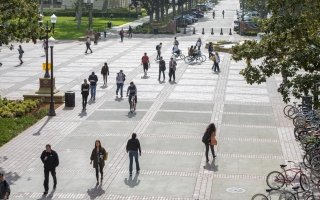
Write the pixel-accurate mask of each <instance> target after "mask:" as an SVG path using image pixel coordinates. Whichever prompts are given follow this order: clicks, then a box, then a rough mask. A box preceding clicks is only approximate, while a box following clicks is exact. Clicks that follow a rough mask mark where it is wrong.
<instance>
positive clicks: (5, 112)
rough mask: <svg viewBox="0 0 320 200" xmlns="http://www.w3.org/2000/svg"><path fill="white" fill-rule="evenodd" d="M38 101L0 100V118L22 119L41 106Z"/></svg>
mask: <svg viewBox="0 0 320 200" xmlns="http://www.w3.org/2000/svg"><path fill="white" fill-rule="evenodd" d="M41 103H42V102H41V101H40V100H25V101H20V100H18V101H13V100H7V99H5V98H4V99H1V98H0V118H14V117H22V116H24V115H25V114H27V113H29V112H31V111H33V110H35V109H36V108H38V107H39V106H40V105H41Z"/></svg>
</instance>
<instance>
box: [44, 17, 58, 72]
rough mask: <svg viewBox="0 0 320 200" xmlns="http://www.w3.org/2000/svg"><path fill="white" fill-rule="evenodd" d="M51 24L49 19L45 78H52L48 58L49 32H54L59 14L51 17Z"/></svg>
mask: <svg viewBox="0 0 320 200" xmlns="http://www.w3.org/2000/svg"><path fill="white" fill-rule="evenodd" d="M50 19H51V24H52V26H51V27H50V28H49V22H48V21H47V25H46V30H45V32H46V46H45V51H46V72H45V74H44V78H50V74H49V63H48V61H49V58H48V50H49V41H48V40H49V33H51V32H52V33H54V26H55V24H56V23H57V16H56V15H55V14H53V15H52V16H51V17H50Z"/></svg>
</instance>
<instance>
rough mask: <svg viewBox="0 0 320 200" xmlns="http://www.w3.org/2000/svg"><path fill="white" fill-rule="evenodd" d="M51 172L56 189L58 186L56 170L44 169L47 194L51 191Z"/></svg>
mask: <svg viewBox="0 0 320 200" xmlns="http://www.w3.org/2000/svg"><path fill="white" fill-rule="evenodd" d="M49 172H51V175H52V178H53V185H54V187H55V186H56V185H57V177H56V168H53V169H47V168H44V182H43V186H44V190H45V191H46V192H48V190H49Z"/></svg>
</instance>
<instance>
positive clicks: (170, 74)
mask: <svg viewBox="0 0 320 200" xmlns="http://www.w3.org/2000/svg"><path fill="white" fill-rule="evenodd" d="M172 76H173V81H175V80H176V72H175V71H174V70H173V69H169V81H171V77H172Z"/></svg>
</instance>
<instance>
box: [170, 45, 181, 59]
mask: <svg viewBox="0 0 320 200" xmlns="http://www.w3.org/2000/svg"><path fill="white" fill-rule="evenodd" d="M172 53H173V54H176V55H177V56H178V55H180V53H181V51H180V49H179V48H178V46H177V45H174V46H173V48H172Z"/></svg>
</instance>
